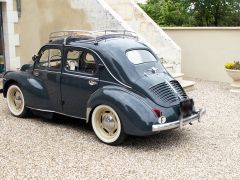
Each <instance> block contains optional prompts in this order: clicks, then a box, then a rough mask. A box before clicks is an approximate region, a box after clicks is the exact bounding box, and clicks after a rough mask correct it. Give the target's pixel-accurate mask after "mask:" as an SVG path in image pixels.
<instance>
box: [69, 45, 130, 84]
mask: <svg viewBox="0 0 240 180" xmlns="http://www.w3.org/2000/svg"><path fill="white" fill-rule="evenodd" d="M66 47H72V46H70V45H66ZM76 47H79V48H83V49H87V50H89V51H92V52H94V54H96V55H97V56H98V58H99V59H100V60H101V61H102V63H103V65H104V66H105V67H106V69H107V71H108V72H109V73H110V75H111V76H112V77H113V79H115V80H116V81H117V82H118V83H120V84H121V85H123V86H125V87H127V88H130V89H132V87H130V86H128V85H126V84H124V83H122V82H121V81H120V80H118V79H117V78H116V77H115V76H114V75H113V74H112V73H111V71H110V70H109V69H108V67H107V66H106V64H105V63H104V61H103V60H102V58H101V57H100V56H99V55H98V53H97V52H96V51H94V50H92V49H90V48H86V47H82V46H76Z"/></svg>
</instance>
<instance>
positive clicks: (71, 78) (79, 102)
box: [61, 47, 99, 118]
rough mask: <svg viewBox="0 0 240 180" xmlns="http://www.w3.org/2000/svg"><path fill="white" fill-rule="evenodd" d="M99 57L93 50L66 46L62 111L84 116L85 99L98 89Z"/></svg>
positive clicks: (62, 83) (62, 82) (62, 81)
mask: <svg viewBox="0 0 240 180" xmlns="http://www.w3.org/2000/svg"><path fill="white" fill-rule="evenodd" d="M98 64H99V59H98V58H97V56H96V54H94V53H93V52H91V51H89V50H86V49H83V48H74V47H67V48H66V49H65V55H64V67H63V72H62V79H61V93H62V101H63V113H64V114H66V115H71V116H74V117H79V118H85V117H86V108H87V101H88V99H89V97H90V96H91V94H93V93H94V92H95V91H96V90H97V89H98V83H99V72H98Z"/></svg>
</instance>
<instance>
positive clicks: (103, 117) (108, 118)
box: [91, 105, 126, 145]
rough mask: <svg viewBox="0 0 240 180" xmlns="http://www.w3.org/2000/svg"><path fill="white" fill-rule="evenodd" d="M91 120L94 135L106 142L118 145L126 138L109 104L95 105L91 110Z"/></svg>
mask: <svg viewBox="0 0 240 180" xmlns="http://www.w3.org/2000/svg"><path fill="white" fill-rule="evenodd" d="M91 122H92V127H93V130H94V132H95V134H96V136H97V137H98V138H99V139H100V140H101V141H102V142H104V143H106V144H109V145H118V144H120V143H122V142H123V141H124V140H125V138H126V134H125V133H124V130H123V128H122V124H121V121H120V119H119V117H118V114H117V113H116V111H115V110H114V109H113V108H111V107H110V106H107V105H99V106H97V107H96V108H95V109H94V110H93V113H92V119H91Z"/></svg>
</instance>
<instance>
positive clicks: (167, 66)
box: [163, 64, 174, 73]
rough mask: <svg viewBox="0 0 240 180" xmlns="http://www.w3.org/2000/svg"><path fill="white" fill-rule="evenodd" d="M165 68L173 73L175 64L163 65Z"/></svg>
mask: <svg viewBox="0 0 240 180" xmlns="http://www.w3.org/2000/svg"><path fill="white" fill-rule="evenodd" d="M163 66H164V67H165V68H166V70H167V71H168V72H169V73H171V72H172V71H173V67H174V66H173V64H163Z"/></svg>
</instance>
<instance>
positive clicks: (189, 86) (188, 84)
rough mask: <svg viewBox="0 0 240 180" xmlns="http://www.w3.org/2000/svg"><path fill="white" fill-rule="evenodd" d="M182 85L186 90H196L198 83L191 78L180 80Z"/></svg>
mask: <svg viewBox="0 0 240 180" xmlns="http://www.w3.org/2000/svg"><path fill="white" fill-rule="evenodd" d="M178 82H179V83H180V84H181V85H182V87H183V88H184V89H185V91H187V92H188V91H193V90H194V85H195V84H196V83H195V82H194V81H189V80H183V79H182V80H180V81H178Z"/></svg>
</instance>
